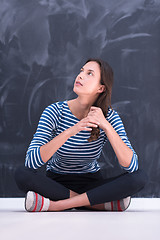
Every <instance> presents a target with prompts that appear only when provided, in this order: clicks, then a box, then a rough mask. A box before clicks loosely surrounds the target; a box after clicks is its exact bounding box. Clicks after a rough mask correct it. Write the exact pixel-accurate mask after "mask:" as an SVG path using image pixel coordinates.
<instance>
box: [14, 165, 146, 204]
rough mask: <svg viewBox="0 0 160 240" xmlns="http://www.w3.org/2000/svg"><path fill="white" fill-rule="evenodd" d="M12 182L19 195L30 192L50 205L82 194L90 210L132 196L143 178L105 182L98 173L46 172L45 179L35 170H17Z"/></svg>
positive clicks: (129, 176) (140, 173)
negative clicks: (85, 197) (76, 194)
mask: <svg viewBox="0 0 160 240" xmlns="http://www.w3.org/2000/svg"><path fill="white" fill-rule="evenodd" d="M15 180H16V183H17V185H18V187H19V189H20V190H22V191H23V192H25V193H26V192H28V191H34V192H37V193H39V194H40V195H42V196H44V197H46V198H49V199H50V200H53V201H57V200H63V199H67V198H69V196H70V190H72V191H74V192H76V193H78V194H81V193H84V192H86V194H87V196H88V199H89V202H90V205H91V206H93V205H96V204H100V203H105V202H110V201H116V200H120V199H122V198H125V197H128V196H132V195H133V194H135V193H137V192H138V191H140V190H141V189H142V188H143V187H144V186H145V183H146V181H147V176H146V174H145V173H144V171H142V170H137V171H136V172H133V173H124V174H121V175H119V176H117V177H113V178H109V179H104V178H103V177H102V174H101V171H98V172H96V173H85V174H67V175H64V174H57V173H53V172H51V171H47V172H46V175H45V174H44V173H39V170H34V169H30V168H26V167H19V168H17V169H16V171H15Z"/></svg>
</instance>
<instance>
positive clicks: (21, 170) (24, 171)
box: [15, 166, 32, 191]
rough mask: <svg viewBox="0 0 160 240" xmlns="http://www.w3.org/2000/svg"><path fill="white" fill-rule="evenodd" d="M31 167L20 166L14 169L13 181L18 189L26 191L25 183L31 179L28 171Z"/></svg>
mask: <svg viewBox="0 0 160 240" xmlns="http://www.w3.org/2000/svg"><path fill="white" fill-rule="evenodd" d="M31 171H32V169H29V168H26V167H23V166H20V167H18V168H17V169H16V170H15V181H16V184H17V186H18V187H19V189H21V190H22V191H27V183H29V182H30V181H31V176H30V175H31V174H30V172H31Z"/></svg>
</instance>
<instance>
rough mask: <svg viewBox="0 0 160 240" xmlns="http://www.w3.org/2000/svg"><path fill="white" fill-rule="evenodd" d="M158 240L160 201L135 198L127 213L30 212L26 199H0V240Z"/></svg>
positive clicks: (159, 235) (159, 236) (159, 237)
mask: <svg viewBox="0 0 160 240" xmlns="http://www.w3.org/2000/svg"><path fill="white" fill-rule="evenodd" d="M10 239H11V240H20V239H21V240H32V239H38V240H41V239H44V240H50V239H51V240H72V239H75V240H85V239H86V240H91V239H92V240H101V239H107V240H112V239H113V240H121V239H123V240H132V239H133V240H139V239H141V240H149V239H150V240H152V239H154V240H159V239H160V198H159V199H158V198H152V199H149V198H133V199H132V202H131V205H130V207H129V208H128V209H127V210H126V211H125V212H99V211H75V210H72V211H64V212H43V213H28V212H26V211H25V210H24V198H0V240H10Z"/></svg>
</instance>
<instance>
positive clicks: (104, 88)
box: [98, 85, 106, 93]
mask: <svg viewBox="0 0 160 240" xmlns="http://www.w3.org/2000/svg"><path fill="white" fill-rule="evenodd" d="M105 90H106V87H105V85H101V86H100V87H99V89H98V93H102V92H104V91H105Z"/></svg>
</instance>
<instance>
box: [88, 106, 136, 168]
mask: <svg viewBox="0 0 160 240" xmlns="http://www.w3.org/2000/svg"><path fill="white" fill-rule="evenodd" d="M110 111H111V113H110V116H109V117H108V118H107V119H105V117H104V115H103V113H102V110H101V109H100V108H97V107H91V111H90V113H89V116H91V117H93V118H94V119H99V127H100V128H102V129H103V130H104V131H105V133H106V137H107V138H108V140H109V142H110V143H111V146H112V148H113V150H114V152H115V154H116V156H117V159H118V161H119V164H120V165H121V166H122V167H123V168H124V169H125V170H126V171H128V172H133V171H136V170H137V169H138V157H137V154H136V153H135V151H134V149H133V148H132V146H131V143H130V141H129V140H128V137H127V134H126V131H125V128H124V126H123V123H122V120H121V118H120V117H119V115H118V114H117V113H116V112H115V111H112V110H110Z"/></svg>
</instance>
